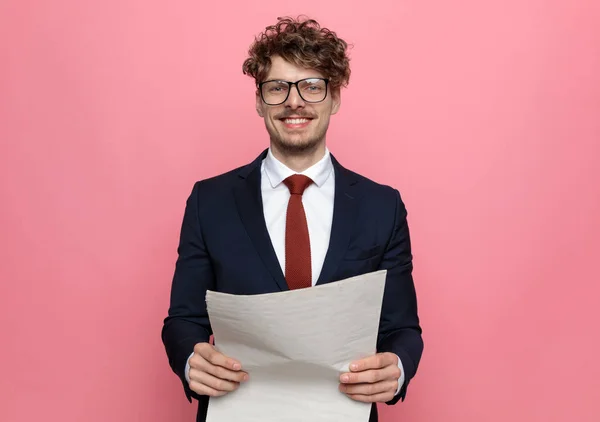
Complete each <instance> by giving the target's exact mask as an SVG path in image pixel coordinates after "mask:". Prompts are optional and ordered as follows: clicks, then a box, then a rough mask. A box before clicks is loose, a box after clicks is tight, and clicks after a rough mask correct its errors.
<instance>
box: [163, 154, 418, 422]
mask: <svg viewBox="0 0 600 422" xmlns="http://www.w3.org/2000/svg"><path fill="white" fill-rule="evenodd" d="M266 152H267V151H263V153H262V154H261V155H260V156H258V157H257V158H256V160H254V161H253V162H252V163H250V164H249V165H246V166H243V167H240V168H238V169H235V170H233V171H230V172H228V173H225V174H223V175H220V176H217V177H214V178H210V179H206V180H202V181H199V182H197V183H196V184H195V185H194V188H193V190H192V192H191V194H190V196H189V198H188V200H187V204H186V208H185V214H184V217H183V224H182V228H181V235H180V243H179V247H178V254H179V255H178V259H177V263H176V267H175V274H174V277H173V283H172V290H171V301H170V307H169V311H168V316H167V318H166V319H165V321H164V325H163V329H162V340H163V343H164V345H165V349H166V352H167V356H168V359H169V364H170V366H171V368H172V369H173V371H174V372H175V373H176V374H177V375H178V376H179V377H180V379H181V381H182V383H183V387H184V389H185V393H186V396H187V398H188V400H190V401H191V398H192V397H194V398H196V399H197V400H198V401H199V409H198V417H197V420H198V421H204V420H205V417H206V409H207V406H208V397H206V396H199V395H197V394H196V393H194V392H192V391H191V390H190V389H189V387H188V384H187V382H186V380H185V374H184V372H185V365H186V361H187V358H188V356H189V355H190V354H191V353H192V351H193V349H194V345H195V344H196V343H199V342H208V341H209V337H210V335H211V334H212V332H211V327H210V323H209V320H208V316H207V312H206V302H205V295H206V291H207V290H209V289H210V290H214V291H219V292H224V293H232V294H244V295H248V294H260V293H271V292H276V291H282V290H287V289H288V287H287V284H286V281H285V278H284V274H283V271H282V269H281V266H280V265H279V262H278V260H277V257H276V255H275V251H274V249H273V246H272V244H271V241H270V238H269V234H268V231H267V227H266V224H265V219H264V215H263V208H262V199H261V196H262V195H261V183H260V182H261V180H260V179H261V162H262V160H263V159H264V157H265V156H266ZM332 161H333V166H334V171H335V199H334V211H333V222H332V228H331V237H330V244H329V248H328V250H327V254H326V257H325V262H324V264H323V269H322V271H321V274H320V276H319V279H318V281H317V284H324V283H330V282H334V281H337V280H342V279H345V278H348V277H352V276H355V275H359V274H363V273H367V272H371V271H376V270H381V269H386V270H387V279H386V286H385V291H384V298H383V305H382V312H381V320H380V326H379V334H378V339H377V351H378V352H392V353H395V354H397V355H398V356H399V357H400V359H401V360H402V365H403V367H404V372H405V382H404V385H403V386H402V389H401V391H400V393H399V394H398V395H397V396H396V397H395V398H394V399H393V400H392V401H390V402H389V403H388V404H394V403H396V402H397V401H398V400H400V399H402V400H403V399H404V397H405V395H406V390H407V387H408V384H409V382H410V380H411V378H413V377H414V375H415V373H416V371H417V366H418V364H419V360H420V358H421V354H422V351H423V340H422V337H421V327H420V324H419V318H418V315H417V299H416V293H415V287H414V283H413V278H412V253H411V246H410V237H409V229H408V225H407V220H406V215H407V213H406V208H405V206H404V203H403V202H402V199H401V197H400V194H399V192H398V191H397V190H395V189H393V188H391V187H388V186H384V185H379V184H377V183H375V182H372V181H370V180H368V179H367V178H365V177H362V176H360V175H358V174H356V173H354V172H351V171H349V170H347V169H345V168H344V167H342V166H341V165H340V164H339V163H338V161H337V160H336V159H335V158H334V157H333V156H332ZM232 357H234V358H235V356H232ZM376 418H377V415H376V408H375V406H373V414H372V417H371V420H372V421H374V420H376Z"/></svg>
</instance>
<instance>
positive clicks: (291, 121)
mask: <svg viewBox="0 0 600 422" xmlns="http://www.w3.org/2000/svg"><path fill="white" fill-rule="evenodd" d="M285 122H286V123H287V124H288V125H301V124H303V123H306V122H308V119H285Z"/></svg>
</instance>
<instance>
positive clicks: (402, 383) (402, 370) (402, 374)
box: [394, 355, 404, 396]
mask: <svg viewBox="0 0 600 422" xmlns="http://www.w3.org/2000/svg"><path fill="white" fill-rule="evenodd" d="M396 356H398V355H396ZM398 368H399V369H400V378H398V389H397V390H396V394H395V395H394V396H397V395H398V393H399V392H400V390H401V389H402V386H403V385H404V366H402V361H401V360H400V356H398Z"/></svg>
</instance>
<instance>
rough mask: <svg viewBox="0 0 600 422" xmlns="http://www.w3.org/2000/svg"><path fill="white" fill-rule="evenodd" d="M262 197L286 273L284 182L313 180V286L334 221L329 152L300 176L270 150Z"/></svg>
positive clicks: (309, 205) (305, 198) (307, 199)
mask: <svg viewBox="0 0 600 422" xmlns="http://www.w3.org/2000/svg"><path fill="white" fill-rule="evenodd" d="M260 171H261V193H262V201H263V213H264V216H265V222H266V224H267V230H268V232H269V236H270V238H271V242H272V244H273V248H274V249H275V254H276V255H277V260H278V261H279V265H280V266H281V269H282V271H283V272H284V273H285V222H286V213H287V206H288V201H289V199H290V191H289V189H288V187H287V186H286V185H285V184H284V183H283V181H284V180H285V179H286V178H288V177H289V176H292V175H294V174H302V175H305V176H308V177H310V178H311V179H312V181H313V183H312V184H310V185H309V186H308V187H307V188H306V190H305V191H304V194H303V195H302V205H303V206H304V212H305V213H306V221H307V225H308V235H309V239H310V255H311V269H312V284H313V286H314V285H315V284H316V282H317V280H318V279H319V275H320V273H321V269H322V268H323V262H324V261H325V255H326V254H327V249H328V247H329V237H330V235H331V224H332V221H333V201H334V198H335V172H334V168H333V163H332V161H331V155H330V153H329V150H328V149H326V150H325V155H324V156H323V158H321V159H320V160H319V161H318V162H317V163H315V164H313V165H312V166H311V167H309V168H307V169H306V170H304V171H303V172H301V173H297V172H295V171H294V170H292V169H290V168H289V167H287V166H286V165H285V164H283V163H282V162H281V161H279V160H278V159H277V158H275V156H274V155H273V154H272V152H271V150H270V149H269V151H268V153H267V156H266V157H265V159H264V160H263V162H262V164H261V170H260ZM193 355H194V354H193V353H192V354H191V355H190V356H189V357H188V360H187V363H186V367H185V377H186V379H187V381H188V382H189V381H190V380H189V370H190V366H189V360H190V358H191V357H192V356H193ZM398 367H399V368H400V371H401V375H400V378H399V379H398V390H397V391H396V394H398V393H399V392H400V388H401V387H402V384H404V370H403V366H402V362H400V357H398Z"/></svg>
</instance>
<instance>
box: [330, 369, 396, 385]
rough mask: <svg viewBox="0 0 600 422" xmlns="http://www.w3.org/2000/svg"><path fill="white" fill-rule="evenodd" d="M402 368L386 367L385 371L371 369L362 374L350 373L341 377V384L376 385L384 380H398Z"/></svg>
mask: <svg viewBox="0 0 600 422" xmlns="http://www.w3.org/2000/svg"><path fill="white" fill-rule="evenodd" d="M399 378H400V368H398V367H397V366H386V367H385V368H383V369H369V370H366V371H362V372H349V373H344V374H342V375H340V382H342V383H344V384H362V383H369V384H372V383H375V382H379V381H383V380H396V381H397V380H398V379H399Z"/></svg>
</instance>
